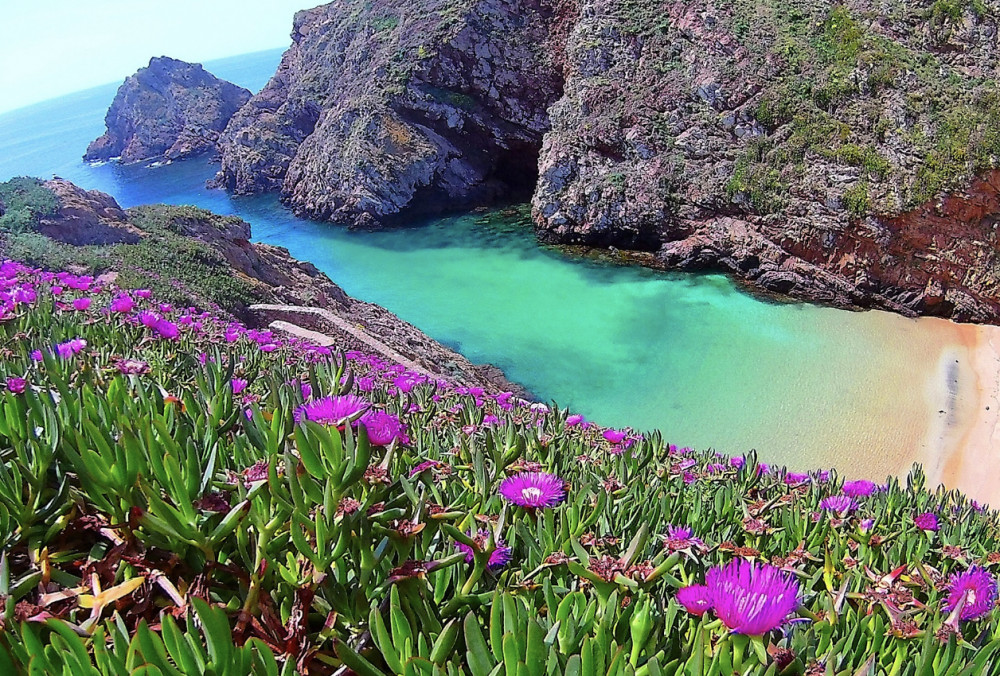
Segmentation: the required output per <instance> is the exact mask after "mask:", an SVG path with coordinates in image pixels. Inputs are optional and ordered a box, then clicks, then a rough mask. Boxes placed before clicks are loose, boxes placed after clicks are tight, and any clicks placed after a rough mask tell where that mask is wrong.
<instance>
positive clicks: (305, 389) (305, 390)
mask: <svg viewBox="0 0 1000 676" xmlns="http://www.w3.org/2000/svg"><path fill="white" fill-rule="evenodd" d="M299 390H300V391H301V392H302V398H303V399H308V398H309V397H311V396H313V388H312V385H310V384H309V383H307V382H302V383H300V384H299Z"/></svg>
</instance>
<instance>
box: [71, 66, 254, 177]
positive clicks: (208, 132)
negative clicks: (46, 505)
mask: <svg viewBox="0 0 1000 676" xmlns="http://www.w3.org/2000/svg"><path fill="white" fill-rule="evenodd" d="M249 99H250V92H249V91H247V90H246V89H243V88H242V87H238V86H236V85H234V84H232V83H230V82H226V81H225V80H220V79H219V78H217V77H215V76H214V75H212V74H211V73H209V72H208V71H206V70H205V69H204V68H202V67H201V65H200V64H192V63H186V62H184V61H178V60H176V59H171V58H168V57H165V56H162V57H158V58H153V59H151V60H150V62H149V66H148V67H146V68H140V69H139V71H138V72H136V74H135V75H132V76H131V77H129V78H128V79H127V80H125V83H124V84H122V86H121V87H119V89H118V93H117V94H116V95H115V99H114V101H113V102H112V104H111V108H110V109H109V110H108V114H107V116H106V117H105V124H106V126H107V131H106V132H105V133H104V135H102V136H101V137H99V138H97V139H96V140H95V141H93V142H92V143H91V144H90V145H89V146H88V147H87V152H86V154H85V155H84V159H86V160H107V159H111V158H116V157H120V158H121V161H122V162H141V161H144V160H150V159H159V158H164V159H168V160H174V159H181V158H184V157H189V156H192V155H197V154H200V153H204V152H208V151H211V150H214V149H215V147H216V146H215V144H216V141H217V140H218V138H219V133H220V132H221V131H222V130H223V129H224V128H225V126H226V124H227V123H228V122H229V119H230V118H231V117H232V116H233V113H235V112H236V111H237V110H239V108H240V107H241V106H243V104H245V103H246V102H247V101H248V100H249Z"/></svg>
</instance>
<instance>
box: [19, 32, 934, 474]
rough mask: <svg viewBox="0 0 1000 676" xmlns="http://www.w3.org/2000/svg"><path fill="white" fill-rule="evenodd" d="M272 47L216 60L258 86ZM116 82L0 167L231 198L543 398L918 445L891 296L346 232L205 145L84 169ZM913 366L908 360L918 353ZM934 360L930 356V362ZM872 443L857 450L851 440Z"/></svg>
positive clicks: (729, 435) (775, 441) (481, 237)
mask: <svg viewBox="0 0 1000 676" xmlns="http://www.w3.org/2000/svg"><path fill="white" fill-rule="evenodd" d="M279 57H280V51H272V52H264V53H260V54H253V55H247V56H244V57H238V58H234V59H226V60H224V61H220V62H215V63H209V64H206V66H207V67H208V68H209V70H211V71H212V72H214V73H216V74H218V75H220V76H222V77H226V78H228V79H231V80H233V81H235V82H237V83H239V84H243V85H244V86H247V87H250V88H251V89H254V90H256V89H259V88H260V87H261V86H262V85H263V84H264V82H266V79H267V77H268V75H269V74H270V73H272V72H273V71H274V68H275V66H276V64H277V61H278V58H279ZM116 87H117V85H109V86H107V87H100V88H97V89H93V90H89V91H86V92H80V93H77V94H73V95H71V96H67V97H64V98H61V99H58V100H54V101H50V102H46V103H43V104H39V105H36V106H33V107H31V108H29V109H24V110H21V111H15V112H13V113H9V114H6V115H3V116H0V180H3V179H6V178H9V177H11V176H14V175H22V174H26V175H37V176H42V177H49V176H51V175H53V174H56V175H59V176H62V177H64V178H68V179H70V180H72V181H74V182H76V183H78V184H79V185H81V186H83V187H86V188H91V189H94V188H96V189H99V190H103V191H105V192H108V193H110V194H112V195H114V196H115V197H116V198H117V199H118V200H119V202H120V203H121V204H122V205H123V206H132V205H136V204H142V203H148V202H157V201H162V202H168V203H175V204H196V205H199V206H202V207H205V208H208V209H211V210H213V211H217V212H220V213H228V214H238V215H239V216H242V217H243V218H245V219H246V220H247V221H249V222H250V223H251V225H252V227H253V235H254V239H255V240H256V241H261V242H267V243H271V244H278V245H281V246H285V247H287V248H288V249H289V250H290V251H291V253H292V254H293V255H294V256H296V257H298V258H301V259H304V260H309V261H311V262H313V263H314V264H316V265H317V266H318V267H319V268H320V269H322V270H323V271H324V272H326V273H328V274H329V275H330V276H331V277H332V278H333V279H334V280H335V281H336V282H337V283H338V284H340V285H341V286H342V287H343V288H344V289H345V290H346V291H347V292H348V293H350V294H352V295H354V296H356V297H358V298H362V299H364V300H368V301H372V302H375V303H378V304H380V305H383V306H385V307H387V308H389V309H390V310H392V311H393V312H395V313H397V314H398V315H399V316H401V317H402V318H403V319H406V320H408V321H410V322H411V323H413V324H415V325H416V326H418V327H419V328H421V329H422V330H424V331H425V332H426V333H428V334H429V335H431V336H432V337H434V338H436V339H438V340H440V341H441V342H443V343H445V344H448V345H450V346H453V347H455V348H456V349H458V350H460V351H461V352H462V353H463V354H465V355H466V356H467V357H469V358H470V359H472V360H473V361H477V362H490V363H494V364H496V365H498V366H499V367H501V368H502V369H504V371H505V372H506V373H507V375H508V376H509V377H510V378H511V379H512V380H514V381H517V382H519V383H521V384H523V385H524V386H526V387H527V388H528V389H529V390H530V391H531V392H533V393H534V394H535V395H536V396H538V397H539V398H541V399H543V400H549V401H551V400H555V401H557V402H558V403H559V404H560V405H564V406H565V405H569V406H572V407H573V408H574V409H575V410H576V411H578V412H580V413H583V414H584V415H586V416H588V417H589V418H590V419H593V420H596V421H598V422H601V423H603V424H607V425H615V426H625V425H630V426H633V427H635V428H639V429H649V428H654V427H655V428H659V429H662V430H663V431H664V433H665V436H666V437H667V438H668V439H669V440H671V441H674V442H676V443H678V444H686V445H695V446H699V447H707V446H714V447H715V448H717V449H720V450H724V451H726V452H742V451H745V450H748V449H751V448H756V449H758V450H759V451H760V453H761V454H762V455H763V456H764V457H765V458H768V459H771V460H773V461H779V462H785V463H789V464H791V465H794V466H797V467H809V466H813V465H817V464H819V465H831V464H837V465H841V466H842V467H844V466H845V465H849V466H850V469H851V470H852V473H853V474H859V473H861V474H873V475H876V476H877V475H879V474H881V475H882V476H884V473H885V472H886V471H893V470H894V469H895V468H896V465H898V464H899V462H900V460H901V459H903V460H905V459H907V458H913V457H916V456H917V455H918V453H920V452H921V449H922V446H921V444H922V443H923V442H922V440H921V439H922V437H921V433H922V430H923V424H924V423H923V421H922V420H917V421H916V422H914V417H917V418H918V419H919V417H920V416H921V415H922V414H921V413H920V411H922V410H923V408H924V404H923V402H921V401H918V400H919V399H920V398H921V397H920V395H919V394H915V393H919V392H922V391H923V390H924V389H926V388H925V385H926V383H925V380H926V378H927V377H928V376H927V372H926V370H925V369H924V368H923V366H922V363H923V362H926V361H927V360H928V354H930V355H931V356H933V355H934V354H935V352H934V347H933V345H934V341H935V340H937V339H938V338H937V337H936V336H935V335H933V334H934V331H929V330H927V329H925V328H924V327H925V326H926V325H925V324H919V325H918V323H917V322H913V321H910V320H905V319H902V318H899V317H894V316H889V315H885V314H883V313H864V314H860V313H849V312H843V311H838V310H832V309H825V308H819V307H814V306H809V305H776V304H771V303H765V302H762V301H760V300H758V299H755V298H753V297H751V296H749V295H747V294H745V293H742V292H740V291H738V290H737V289H736V288H735V287H734V285H733V284H732V283H731V282H730V281H729V280H727V279H726V278H725V277H722V276H718V275H666V274H661V273H655V272H652V271H649V270H644V269H640V268H628V267H616V266H610V265H603V264H599V263H596V262H592V261H581V260H574V259H570V258H567V257H565V256H563V255H561V254H559V253H558V252H555V251H552V250H547V249H544V248H540V247H539V246H538V245H537V244H536V243H535V240H534V237H533V235H532V233H531V232H530V230H528V229H525V228H523V227H514V226H512V225H510V224H509V223H508V224H504V223H503V222H500V223H494V224H492V225H484V224H482V223H481V222H479V221H481V220H482V219H481V218H480V217H477V216H475V215H468V216H459V217H452V218H445V219H440V220H434V221H431V222H427V223H415V224H414V225H413V226H412V227H408V228H405V229H399V230H393V231H389V232H381V233H354V232H348V231H346V230H345V229H342V228H340V227H337V226H333V225H329V224H320V223H312V222H308V221H304V220H300V219H297V218H295V217H294V216H292V215H291V214H290V213H289V212H288V211H287V210H285V209H284V208H282V207H281V206H280V205H279V204H278V203H277V201H276V199H275V198H274V197H273V196H265V197H254V198H241V199H234V198H230V197H229V196H227V195H226V194H225V193H223V192H221V191H212V190H207V189H206V188H205V187H204V182H205V180H206V179H207V178H209V177H211V176H212V175H213V173H214V171H215V169H214V167H213V166H212V165H210V164H209V163H208V162H207V161H204V160H193V161H189V162H183V163H177V164H173V165H167V166H161V167H156V168H147V167H144V166H127V167H122V166H118V165H115V164H105V165H101V166H88V165H86V164H84V163H83V162H82V161H81V160H80V157H81V155H82V154H83V151H84V149H85V147H86V145H87V143H88V142H89V141H90V140H92V139H93V138H95V137H97V136H98V135H99V134H100V133H102V131H103V115H104V112H105V110H106V108H107V106H108V104H109V103H110V101H111V99H112V98H113V96H114V92H115V90H116ZM914 364H916V365H918V366H917V367H914V366H913V365H914ZM927 368H933V364H931V365H928V367H927ZM861 447H864V448H865V449H866V451H865V454H866V455H868V456H874V459H871V458H869V459H868V460H867V461H866V462H867V464H865V463H862V464H861V465H858V464H857V461H856V459H854V457H853V456H854V455H857V452H849V451H845V449H856V448H861Z"/></svg>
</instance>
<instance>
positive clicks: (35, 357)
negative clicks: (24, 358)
mask: <svg viewBox="0 0 1000 676" xmlns="http://www.w3.org/2000/svg"><path fill="white" fill-rule="evenodd" d="M43 359H45V357H43V356H42V351H41V350H32V351H31V361H42V360H43Z"/></svg>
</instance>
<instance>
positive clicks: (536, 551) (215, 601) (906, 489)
mask: <svg viewBox="0 0 1000 676" xmlns="http://www.w3.org/2000/svg"><path fill="white" fill-rule="evenodd" d="M0 332H2V334H3V337H4V343H3V345H4V350H3V352H2V354H0V383H3V387H4V390H5V391H3V393H2V394H0V456H2V459H3V463H2V464H0V596H2V598H3V600H4V602H3V604H2V610H0V613H2V615H0V616H2V629H0V669H2V670H3V672H4V673H46V674H48V673H67V674H69V673H72V674H82V673H98V674H119V673H143V674H196V673H215V674H234V675H236V674H246V673H262V674H279V673H284V674H290V673H294V672H296V671H299V672H303V673H310V674H331V673H337V674H347V673H355V674H363V675H365V676H375V675H379V674H402V675H411V674H413V675H417V674H428V675H437V674H441V675H445V674H447V675H449V676H450V675H457V674H473V675H474V676H488V675H489V674H503V673H506V674H533V675H539V676H540V675H542V674H546V675H552V676H555V675H557V674H642V675H650V676H654V675H656V674H731V673H740V674H779V673H780V674H820V673H823V674H847V675H850V674H857V673H864V674H907V675H909V674H931V673H935V674H944V673H950V674H961V675H966V676H973V675H974V674H984V673H993V672H994V670H995V668H996V666H997V665H998V664H1000V638H998V637H1000V611H997V610H996V608H995V604H996V600H997V595H996V581H995V571H996V566H997V564H998V563H1000V552H998V549H1000V540H998V533H1000V519H998V515H997V513H996V512H993V511H987V510H984V509H983V508H981V507H980V506H978V505H976V504H975V503H974V502H970V501H968V500H967V499H966V498H964V497H963V496H962V495H960V494H958V493H957V492H945V491H944V490H942V489H938V490H936V491H930V490H927V489H925V488H924V486H923V478H922V475H921V473H920V472H919V470H917V471H914V472H913V473H912V474H911V475H910V476H909V477H908V479H907V480H906V481H905V482H903V483H900V482H899V481H897V480H895V479H891V480H889V481H888V482H887V483H886V484H885V485H883V486H878V485H876V484H874V483H872V482H867V481H850V482H847V483H844V482H843V481H842V480H841V479H840V478H839V477H837V476H836V475H835V474H834V473H830V472H820V471H817V472H811V473H802V474H796V473H791V472H787V471H784V470H780V469H776V468H769V467H767V466H766V465H764V464H761V463H758V462H757V461H756V459H755V458H754V457H753V456H752V455H751V456H749V457H742V458H727V457H723V456H720V455H717V454H714V453H711V452H694V451H692V450H690V449H686V448H677V447H676V446H672V445H669V444H667V443H664V441H663V439H662V437H661V436H660V435H659V434H658V433H654V434H648V435H643V434H636V433H634V432H633V431H631V430H610V429H607V430H606V429H602V428H600V427H597V426H595V425H592V424H590V423H587V422H586V421H585V420H583V418H582V416H579V415H568V414H567V412H565V411H560V410H558V409H549V408H548V407H546V406H544V405H541V404H531V403H530V402H526V401H521V400H517V399H516V398H514V397H513V396H512V395H511V394H509V393H490V392H484V391H482V390H481V389H477V388H462V387H454V386H452V385H449V384H448V383H446V382H443V381H438V380H435V379H434V378H432V377H428V376H427V375H424V374H420V373H413V372H408V371H406V370H405V369H404V368H402V367H400V366H396V365H392V364H388V363H386V362H384V361H383V360H380V359H378V358H377V357H373V356H370V355H364V354H360V353H347V354H340V355H338V354H335V353H331V351H330V350H329V349H326V348H317V347H312V346H309V345H306V344H303V343H300V342H297V341H286V340H283V339H281V338H280V337H278V336H277V335H275V334H273V333H272V332H270V331H259V330H250V329H246V328H244V327H242V326H240V325H237V324H233V323H231V322H228V321H225V320H220V319H219V318H217V317H214V316H212V315H210V314H200V313H193V312H191V311H190V310H185V309H181V308H174V307H171V306H169V305H165V304H163V303H161V302H159V301H158V300H157V299H156V298H155V297H153V295H152V294H151V293H150V292H149V291H148V290H144V289H119V288H112V287H110V286H106V285H101V284H97V283H95V281H94V280H93V278H90V277H82V276H79V275H73V274H52V273H39V272H38V271H35V270H31V269H27V268H25V267H24V266H21V265H19V264H15V263H10V262H7V263H4V264H3V265H0Z"/></svg>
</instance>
